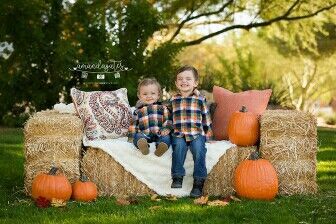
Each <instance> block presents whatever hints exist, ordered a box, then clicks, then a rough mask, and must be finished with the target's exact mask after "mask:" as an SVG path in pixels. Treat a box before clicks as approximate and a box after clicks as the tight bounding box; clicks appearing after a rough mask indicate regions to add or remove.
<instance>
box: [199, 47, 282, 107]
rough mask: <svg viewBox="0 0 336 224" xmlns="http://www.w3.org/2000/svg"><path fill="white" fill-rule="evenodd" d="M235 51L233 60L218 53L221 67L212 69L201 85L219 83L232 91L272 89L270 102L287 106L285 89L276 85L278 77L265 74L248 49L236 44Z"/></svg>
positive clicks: (208, 85) (260, 62) (260, 63)
mask: <svg viewBox="0 0 336 224" xmlns="http://www.w3.org/2000/svg"><path fill="white" fill-rule="evenodd" d="M235 52H236V55H237V56H236V58H235V59H233V60H232V59H228V58H226V57H225V56H224V55H218V59H219V62H220V64H221V67H220V68H219V69H214V71H213V75H212V76H208V77H207V78H206V80H203V82H202V83H206V86H204V84H202V87H205V88H206V89H207V88H209V87H210V88H211V86H213V85H219V86H223V87H225V88H226V89H228V90H230V91H233V92H241V91H246V90H252V89H259V90H262V89H272V91H273V92H272V96H271V99H270V104H275V105H282V106H287V104H286V102H287V94H286V91H285V89H283V88H281V86H279V85H278V83H279V79H277V78H274V77H271V76H270V74H267V70H265V69H264V65H263V62H262V61H261V60H260V59H259V58H256V57H255V56H253V54H252V52H251V51H249V50H243V49H242V48H239V47H237V46H236V47H235ZM280 81H281V80H280Z"/></svg>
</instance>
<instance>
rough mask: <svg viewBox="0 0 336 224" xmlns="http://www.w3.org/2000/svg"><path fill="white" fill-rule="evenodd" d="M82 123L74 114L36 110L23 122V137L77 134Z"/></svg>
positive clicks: (80, 129)
mask: <svg viewBox="0 0 336 224" xmlns="http://www.w3.org/2000/svg"><path fill="white" fill-rule="evenodd" d="M82 133H83V123H82V121H81V119H80V118H79V117H78V116H76V115H75V114H63V113H59V112H57V111H55V110H46V111H41V112H37V113H35V114H34V116H33V117H31V118H30V119H29V120H28V121H27V122H26V124H25V127H24V134H25V137H34V136H45V135H53V136H56V135H63V136H68V137H69V136H79V135H82Z"/></svg>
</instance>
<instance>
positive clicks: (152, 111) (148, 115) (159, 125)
mask: <svg viewBox="0 0 336 224" xmlns="http://www.w3.org/2000/svg"><path fill="white" fill-rule="evenodd" d="M164 129H168V130H169V131H170V130H172V129H173V126H172V121H171V120H170V112H169V110H168V109H167V107H166V106H165V105H162V103H160V102H156V103H153V104H150V105H140V106H139V107H137V108H136V109H135V111H134V113H133V121H132V123H131V125H130V127H129V129H128V136H129V137H133V135H134V134H135V133H138V132H141V133H143V134H145V135H147V136H149V135H150V134H156V135H160V134H161V131H163V130H164Z"/></svg>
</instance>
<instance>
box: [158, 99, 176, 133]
mask: <svg viewBox="0 0 336 224" xmlns="http://www.w3.org/2000/svg"><path fill="white" fill-rule="evenodd" d="M169 102H170V101H169ZM163 119H164V123H163V124H162V128H161V133H163V135H167V134H166V133H168V134H169V132H170V131H171V130H172V129H173V121H172V117H171V113H170V111H169V110H168V108H167V107H164V109H163Z"/></svg>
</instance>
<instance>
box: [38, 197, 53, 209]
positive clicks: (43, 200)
mask: <svg viewBox="0 0 336 224" xmlns="http://www.w3.org/2000/svg"><path fill="white" fill-rule="evenodd" d="M35 204H36V206H37V207H39V208H47V207H49V206H50V201H49V200H48V199H46V198H45V197H38V198H36V200H35Z"/></svg>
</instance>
